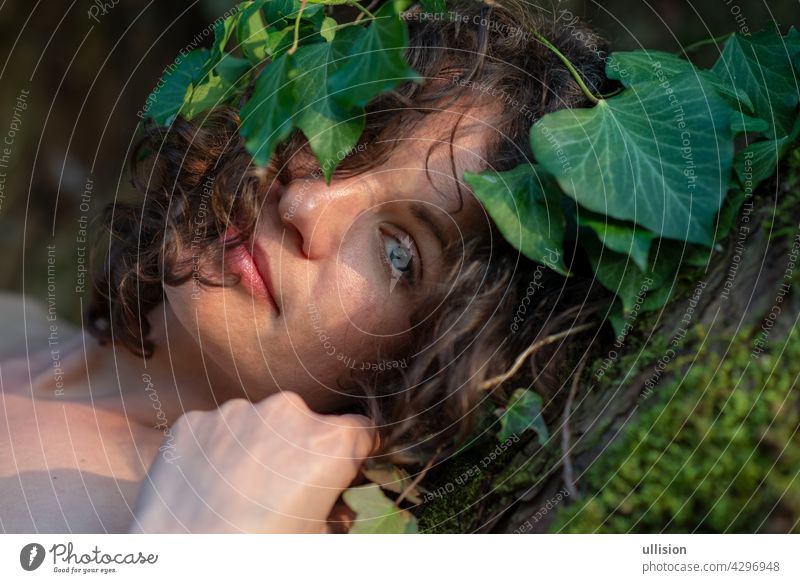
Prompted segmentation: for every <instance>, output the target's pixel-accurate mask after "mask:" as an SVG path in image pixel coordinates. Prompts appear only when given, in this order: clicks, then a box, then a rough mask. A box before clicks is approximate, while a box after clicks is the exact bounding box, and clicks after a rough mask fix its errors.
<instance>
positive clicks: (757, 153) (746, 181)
mask: <svg viewBox="0 0 800 583" xmlns="http://www.w3.org/2000/svg"><path fill="white" fill-rule="evenodd" d="M798 137H800V116H798V117H797V119H795V122H794V127H793V128H792V131H791V132H790V133H789V135H788V136H784V137H782V138H780V139H777V140H762V141H760V142H755V143H753V144H750V145H749V146H747V147H746V148H744V149H743V150H742V151H741V152H739V153H738V154H737V155H736V158H734V161H733V167H734V170H736V177H737V178H738V179H739V182H740V184H741V185H742V186H743V187H744V188H746V189H749V190H751V191H752V189H754V188H755V187H756V186H758V185H759V184H761V183H762V182H763V181H764V180H766V179H767V178H769V177H770V176H772V175H774V174H775V171H776V170H777V169H778V162H780V160H781V158H783V156H784V155H785V154H786V152H787V151H788V150H789V147H790V146H791V145H792V144H793V143H794V142H795V140H797V138H798Z"/></svg>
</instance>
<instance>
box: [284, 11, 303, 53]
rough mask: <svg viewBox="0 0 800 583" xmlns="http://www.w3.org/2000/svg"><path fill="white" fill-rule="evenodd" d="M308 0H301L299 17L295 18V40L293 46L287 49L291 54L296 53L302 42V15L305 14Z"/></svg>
mask: <svg viewBox="0 0 800 583" xmlns="http://www.w3.org/2000/svg"><path fill="white" fill-rule="evenodd" d="M306 1H307V0H301V2H300V10H298V11H297V18H295V19H294V42H293V43H292V47H291V48H290V49H289V50H288V51H287V53H289V54H290V55H293V54H294V53H295V51H296V50H297V45H298V44H299V43H300V17H302V16H303V10H305V8H306Z"/></svg>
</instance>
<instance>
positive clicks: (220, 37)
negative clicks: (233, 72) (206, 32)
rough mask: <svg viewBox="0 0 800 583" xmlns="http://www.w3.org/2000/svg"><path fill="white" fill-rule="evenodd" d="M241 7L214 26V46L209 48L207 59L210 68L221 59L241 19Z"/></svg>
mask: <svg viewBox="0 0 800 583" xmlns="http://www.w3.org/2000/svg"><path fill="white" fill-rule="evenodd" d="M241 6H242V5H240V8H239V10H237V11H236V12H234V13H233V14H231V15H230V16H228V18H226V19H225V20H222V21H220V22H217V23H216V24H215V25H214V45H213V46H212V47H211V56H210V57H209V61H210V62H211V66H212V67H213V66H216V64H217V63H219V61H220V60H221V59H222V56H223V54H224V53H225V47H226V46H227V45H228V41H230V38H231V35H233V33H234V31H235V30H236V29H237V27H238V25H239V19H241V17H242V10H241Z"/></svg>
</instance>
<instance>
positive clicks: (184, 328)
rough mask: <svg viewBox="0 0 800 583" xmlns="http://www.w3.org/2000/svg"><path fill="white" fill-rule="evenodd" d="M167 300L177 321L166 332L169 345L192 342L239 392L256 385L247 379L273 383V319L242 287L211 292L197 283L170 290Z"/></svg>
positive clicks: (167, 291)
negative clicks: (269, 364)
mask: <svg viewBox="0 0 800 583" xmlns="http://www.w3.org/2000/svg"><path fill="white" fill-rule="evenodd" d="M165 295H166V298H167V303H168V307H169V310H170V311H171V312H172V316H173V317H172V318H171V320H172V326H171V327H170V328H168V329H167V334H168V339H169V341H170V342H176V341H178V339H183V340H184V341H186V342H192V343H193V344H195V346H196V347H197V348H198V349H200V350H201V351H202V353H203V358H204V359H205V361H206V363H208V361H209V360H211V361H212V362H213V363H214V364H215V365H216V368H218V369H220V370H221V371H225V374H226V375H227V377H228V379H227V380H228V381H229V382H234V383H236V385H237V386H238V387H240V388H241V384H242V382H245V383H246V384H247V386H246V387H244V388H245V389H247V390H248V391H249V390H250V389H251V388H252V387H251V386H250V385H252V384H253V383H248V382H247V379H259V381H260V382H259V385H263V379H269V378H270V376H269V369H268V367H267V360H268V354H267V350H268V348H269V347H268V345H267V342H266V341H267V338H266V337H265V336H266V334H267V333H268V331H269V330H270V322H269V314H259V313H258V312H259V306H257V305H255V304H254V303H253V298H252V297H250V296H249V295H247V294H246V293H243V292H242V290H240V289H238V288H237V287H225V288H222V287H209V286H202V285H196V284H195V283H194V282H193V281H190V282H187V283H185V284H183V285H180V286H176V287H170V286H167V287H166V288H165ZM176 326H177V327H179V329H178V330H174V328H175V327H176ZM198 366H203V363H198ZM262 390H263V389H262Z"/></svg>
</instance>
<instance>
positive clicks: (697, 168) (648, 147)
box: [530, 74, 733, 245]
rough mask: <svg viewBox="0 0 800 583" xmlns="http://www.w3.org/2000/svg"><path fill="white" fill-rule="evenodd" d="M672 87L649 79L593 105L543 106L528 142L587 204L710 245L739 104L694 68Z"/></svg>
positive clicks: (579, 200) (663, 233)
mask: <svg viewBox="0 0 800 583" xmlns="http://www.w3.org/2000/svg"><path fill="white" fill-rule="evenodd" d="M671 88H672V94H670V95H668V94H667V93H666V92H665V90H664V88H663V87H661V86H660V85H659V83H658V82H655V81H646V82H644V83H640V84H637V85H634V86H632V87H631V88H630V89H626V90H624V91H623V92H622V93H620V94H619V95H616V96H614V97H611V98H609V99H604V100H601V101H600V102H599V103H598V104H597V105H596V106H595V107H593V108H591V109H568V110H560V111H556V112H553V113H550V114H547V115H545V116H544V117H543V118H542V119H541V120H539V122H537V123H536V124H535V125H534V126H533V127H532V128H531V135H530V137H531V146H532V148H533V151H534V152H535V153H536V157H537V159H538V160H539V162H540V163H541V165H542V166H543V167H544V169H545V170H546V171H547V172H549V173H550V174H552V175H553V176H555V177H556V179H557V180H558V184H559V185H560V186H561V188H562V189H563V190H564V192H565V193H567V194H568V195H569V196H571V197H572V198H574V199H575V201H576V202H577V203H578V204H580V205H581V206H583V207H584V208H587V209H589V210H592V211H595V212H598V213H601V214H605V215H608V216H610V217H612V218H615V219H619V220H623V221H632V222H634V223H636V224H639V225H641V226H644V227H646V228H647V229H649V230H650V231H653V232H654V233H656V234H657V235H658V236H660V237H664V238H671V239H678V240H682V241H689V242H692V243H700V244H703V245H710V244H711V243H712V241H713V232H712V223H713V219H714V217H715V215H716V213H717V211H718V210H719V208H720V206H722V202H723V200H724V199H725V194H726V193H727V187H728V181H729V176H730V169H731V164H732V160H733V139H732V136H731V132H730V126H731V115H732V113H733V109H732V108H731V107H730V105H729V104H728V103H727V102H726V101H725V100H724V99H723V98H722V97H720V96H719V94H718V93H717V92H716V91H715V90H714V89H713V88H712V87H710V86H709V85H708V83H707V82H705V81H703V80H702V79H697V78H695V77H694V76H693V75H692V76H691V78H690V76H689V75H688V74H682V75H679V76H677V77H675V78H674V79H673V81H672V83H671ZM674 100H677V103H679V104H680V107H681V109H680V111H679V112H676V111H674V110H673V106H672V103H674ZM687 140H688V142H687Z"/></svg>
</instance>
